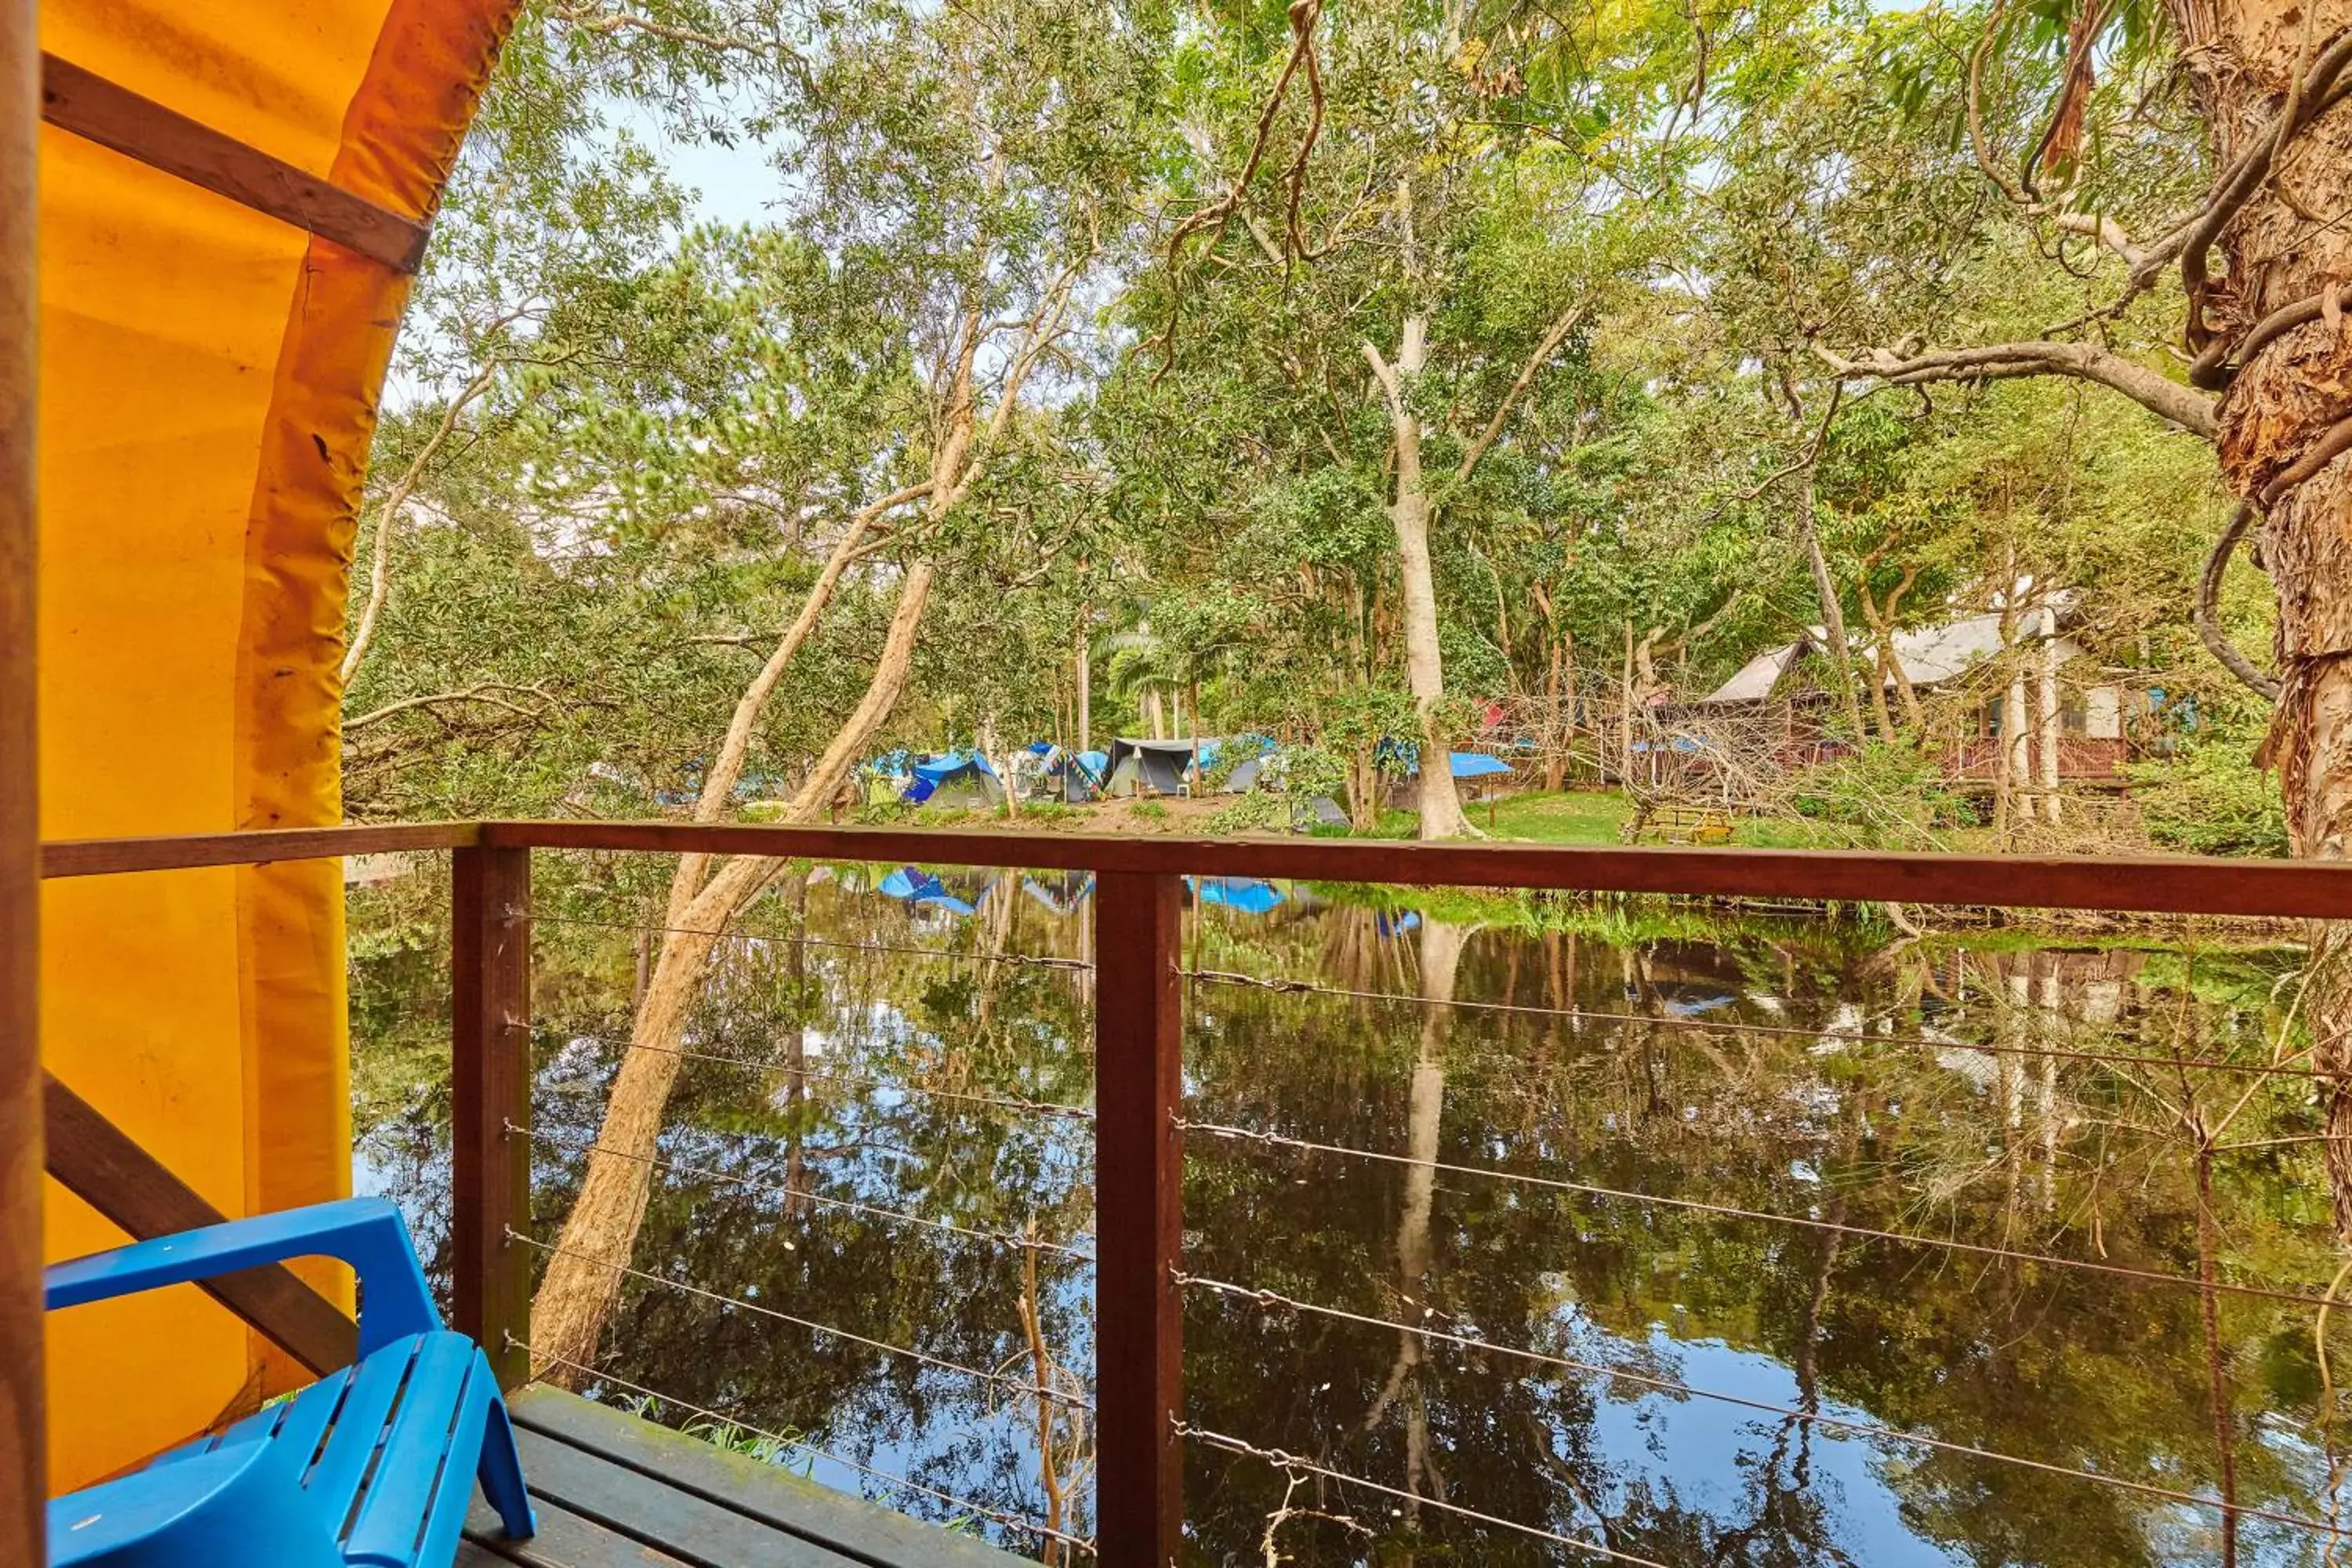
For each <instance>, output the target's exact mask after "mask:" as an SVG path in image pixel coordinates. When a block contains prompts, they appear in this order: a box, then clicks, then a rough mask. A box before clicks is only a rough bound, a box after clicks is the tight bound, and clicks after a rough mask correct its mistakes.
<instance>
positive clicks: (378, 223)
mask: <svg viewBox="0 0 2352 1568" xmlns="http://www.w3.org/2000/svg"><path fill="white" fill-rule="evenodd" d="M11 3H12V4H14V3H17V0H11ZM41 118H43V119H44V120H47V121H48V122H49V123H50V124H52V125H54V126H56V127H57V128H58V130H60V131H69V132H73V134H75V135H77V136H79V137H80V138H82V139H83V140H84V141H87V142H97V143H98V144H99V145H100V146H101V147H108V148H111V149H112V150H114V151H115V152H117V153H121V154H122V155H123V156H124V157H126V158H135V159H137V160H138V161H139V162H140V163H144V164H146V165H147V166H148V167H149V168H151V169H160V170H162V171H163V173H165V174H175V175H177V176H178V177H179V178H181V179H183V180H185V181H187V182H188V183H189V184H194V185H202V186H203V187H204V188H205V190H208V191H211V192H213V193H215V195H223V196H226V197H227V198H228V199H229V200H231V201H233V202H237V203H241V204H242V205H246V206H248V207H251V208H252V209H253V210H254V211H256V212H258V213H263V214H266V215H268V216H270V217H274V218H277V219H278V220H280V221H281V222H284V223H289V224H292V225H293V226H295V227H297V228H299V229H307V230H308V231H310V233H312V234H315V235H317V236H318V237H320V238H321V239H326V240H332V241H333V242H334V243H335V244H337V245H340V246H341V247H343V248H344V249H346V250H353V251H357V252H358V253H359V254H360V255H362V256H364V257H366V258H369V259H370V260H373V261H378V262H381V263H383V265H384V266H386V267H389V268H392V269H393V270H394V271H395V272H414V271H415V270H416V268H417V266H418V264H419V263H420V262H422V261H423V260H424V258H425V240H426V238H427V237H429V236H430V234H431V232H432V229H431V226H430V225H428V224H425V223H420V222H419V221H417V220H416V219H415V218H411V217H404V216H401V215H400V214H398V213H396V212H394V211H392V210H390V209H389V208H386V207H381V206H378V205H376V204H375V203H373V202H372V201H369V200H367V199H366V198H365V197H362V196H355V195H352V193H351V192H349V191H346V190H344V189H342V188H341V186H339V185H334V184H330V183H328V182H327V181H325V180H322V179H320V177H319V176H318V175H316V174H310V173H309V172H308V171H306V170H302V169H298V168H296V167H295V166H294V165H293V164H291V163H287V162H286V161H284V160H283V159H280V158H275V157H272V156H271V155H270V154H268V153H264V152H262V151H261V150H260V149H259V148H257V147H248V146H247V145H246V144H245V143H244V142H239V141H237V140H236V138H235V137H233V136H228V135H225V134H223V133H222V132H218V131H215V130H214V129H213V128H212V127H211V126H209V125H205V124H203V123H201V122H199V121H194V120H191V119H189V118H188V117H187V116H186V115H184V114H182V113H180V112H179V111H178V110H173V109H166V108H164V107H163V105H162V104H160V103H157V102H155V101H154V100H152V99H147V98H142V97H140V96H139V95H138V94H137V93H135V92H132V91H131V90H130V89H128V88H121V87H117V86H116V85H115V84H114V83H112V82H110V81H108V80H107V79H105V78H104V77H100V76H96V75H93V74H92V73H91V72H89V71H87V70H85V69H83V68H81V67H79V66H78V65H75V64H74V63H73V62H72V61H70V60H61V59H59V58H58V57H57V56H55V55H47V54H45V55H43V56H42V57H41Z"/></svg>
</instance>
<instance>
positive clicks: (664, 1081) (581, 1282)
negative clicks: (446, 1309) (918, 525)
mask: <svg viewBox="0 0 2352 1568" xmlns="http://www.w3.org/2000/svg"><path fill="white" fill-rule="evenodd" d="M936 573H937V568H936V567H935V566H934V565H933V563H931V562H930V561H929V560H923V561H919V562H917V563H915V564H914V565H913V566H912V567H910V568H909V569H908V573H907V577H906V582H905V584H903V585H902V586H901V587H900V589H899V591H898V609H897V611H896V612H895V613H894V614H893V615H892V616H891V618H890V630H889V633H888V635H887V637H885V638H884V641H883V646H882V653H881V655H880V657H879V658H877V660H876V661H875V666H874V674H873V677H872V679H871V680H870V681H869V682H868V684H867V686H866V695H865V697H864V698H863V699H862V700H860V701H859V702H858V705H857V708H856V710H855V711H854V712H852V713H851V715H850V716H849V718H848V719H847V720H845V721H843V723H842V726H841V728H840V730H839V731H837V732H836V733H835V736H834V738H833V743H832V744H831V745H829V746H827V747H826V748H825V752H824V756H823V757H821V758H819V759H818V761H817V763H816V765H815V767H814V768H813V769H811V770H810V773H809V775H808V777H807V778H806V779H805V780H803V782H802V784H801V787H800V790H799V793H798V794H796V795H794V796H793V802H792V805H790V806H789V807H788V808H787V809H786V811H785V814H784V819H785V820H786V821H788V822H810V821H814V820H815V818H816V817H817V816H818V815H819V814H821V813H822V812H823V811H824V805H825V802H826V801H827V800H828V799H830V798H831V796H832V795H833V792H834V791H835V789H837V788H839V787H840V785H841V783H842V781H843V780H844V779H845V778H846V777H847V776H848V774H849V770H850V767H851V765H852V764H853V763H855V762H856V759H857V757H858V756H859V754H860V753H862V752H864V751H865V750H866V746H867V745H868V744H869V743H870V742H872V740H873V737H874V733H875V731H877V730H879V729H880V728H881V727H882V724H883V722H884V721H886V720H887V718H888V717H889V713H890V710H891V708H892V706H893V705H895V704H896V703H897V701H898V696H899V693H900V692H901V691H903V690H904V689H905V688H906V683H907V671H908V667H909V666H910V664H911V663H912V659H913V653H914V645H915V636H916V632H917V630H918V629H919V626H920V624H921V621H922V616H923V609H924V606H925V605H927V604H928V603H929V598H930V591H931V584H932V580H933V578H934V576H935V575H936ZM714 771H715V770H714ZM713 782H716V781H715V780H714V781H713ZM785 864H786V862H783V861H777V860H765V859H759V858H751V857H748V856H746V857H738V858H735V859H732V860H730V861H728V862H726V863H725V864H724V865H723V866H721V867H720V868H719V870H718V871H717V872H716V873H715V874H714V875H713V876H712V877H711V878H710V879H709V883H708V884H706V885H705V886H704V887H703V888H702V889H701V890H700V891H698V892H697V893H696V894H694V896H693V897H692V898H691V899H689V900H687V901H686V903H685V904H684V905H683V906H682V907H678V906H677V905H675V904H674V905H673V909H674V913H673V916H672V918H671V920H670V921H669V922H668V923H669V925H670V926H671V928H672V929H671V930H670V931H669V932H668V933H667V935H666V936H665V938H664V940H663V942H662V949H661V956H660V958H659V959H658V960H657V961H656V963H655V965H654V973H653V978H652V980H651V981H650V982H649V983H648V984H647V985H646V994H645V1000H644V1002H643V1003H642V1005H639V1007H638V1009H637V1016H636V1021H635V1026H634V1027H633V1028H632V1029H631V1031H630V1035H629V1047H630V1048H629V1050H628V1052H627V1053H626V1054H625V1056H624V1057H623V1058H621V1067H620V1070H619V1071H618V1072H617V1073H615V1074H614V1079H613V1088H612V1092H611V1094H610V1095H609V1096H608V1097H607V1100H606V1101H605V1108H604V1121H603V1123H602V1125H601V1126H600V1127H599V1128H598V1130H597V1133H596V1146H597V1148H598V1149H599V1150H600V1151H604V1152H599V1153H593V1154H591V1155H590V1156H589V1157H588V1163H587V1169H586V1172H585V1173H584V1174H583V1177H582V1179H581V1184H580V1195H579V1197H578V1198H577V1199H576V1200H575V1201H574V1202H573V1204H572V1212H571V1213H570V1214H569V1215H566V1216H565V1217H564V1221H563V1228H562V1231H561V1232H560V1233H559V1234H558V1236H557V1237H556V1241H555V1247H556V1250H555V1251H554V1252H553V1253H552V1254H551V1256H550V1257H549V1258H548V1262H547V1273H546V1275H545V1277H544V1278H543V1279H541V1283H540V1288H539V1294H538V1295H537V1296H536V1297H535V1298H533V1300H532V1301H531V1310H530V1336H531V1343H532V1345H533V1346H534V1347H535V1348H536V1352H537V1353H536V1354H535V1355H534V1358H533V1361H534V1372H535V1373H538V1374H540V1375H544V1376H550V1377H553V1378H556V1379H557V1380H559V1381H563V1380H566V1379H568V1378H569V1377H571V1376H572V1375H576V1374H572V1373H570V1372H569V1371H568V1369H566V1368H564V1367H563V1366H562V1365H561V1364H560V1363H562V1362H570V1363H576V1364H579V1365H593V1364H594V1363H595V1357H596V1344H597V1341H598V1339H599V1337H600V1336H601V1335H602V1334H603V1333H604V1323H605V1321H607V1320H608V1319H609V1318H610V1317H611V1316H612V1311H613V1308H614V1305H615V1304H616V1303H617V1302H618V1301H619V1300H620V1296H621V1284H622V1279H623V1276H622V1275H621V1273H620V1272H619V1268H620V1267H621V1266H623V1265H625V1264H626V1263H627V1262H628V1259H629V1255H630V1252H631V1250H632V1249H633V1248H634V1247H635V1245H636V1237H637V1231H638V1229H639V1227H641V1226H643V1225H644V1223H645V1216H646V1201H647V1199H648V1196H649V1194H650V1193H651V1191H652V1178H653V1167H652V1165H651V1164H650V1163H649V1162H650V1161H651V1160H652V1159H653V1158H654V1155H655V1150H656V1145H657V1143H658V1142H659V1139H660V1136H661V1121H662V1112H663V1110H665V1108H666V1107H667V1105H668V1103H669V1095H670V1090H671V1089H673V1088H674V1087H675V1086H676V1085H677V1073H678V1068H679V1065H680V1062H681V1060H682V1058H680V1057H679V1056H678V1054H677V1052H678V1047H679V1045H680V1043H681V1042H682V1041H683V1040H684V1039H685V1037H686V1023H687V1017H688V1014H689V1013H690V1012H691V1011H692V1009H693V1005H694V1002H695V999H696V998H697V997H698V995H700V994H701V990H702V981H703V975H704V972H705V970H706V969H707V968H708V966H709V961H710V954H711V952H712V951H713V949H715V948H716V947H717V946H718V944H719V940H720V933H721V932H722V931H724V930H725V928H726V926H727V925H728V923H729V922H730V921H733V920H734V919H735V918H736V917H737V916H738V915H739V914H740V913H741V912H742V910H744V909H745V908H746V907H747V906H748V905H749V904H750V903H751V900H753V899H755V898H757V897H758V896H759V894H760V893H761V890H762V889H765V888H766V887H767V885H768V883H769V881H770V880H771V879H772V878H773V877H775V876H776V875H777V873H778V872H780V871H781V870H782V868H783V867H784V865H785Z"/></svg>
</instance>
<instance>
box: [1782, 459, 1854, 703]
mask: <svg viewBox="0 0 2352 1568" xmlns="http://www.w3.org/2000/svg"><path fill="white" fill-rule="evenodd" d="M1797 530H1798V532H1799V534H1800V535H1801V537H1802V539H1803V541H1804V545H1805V564H1806V566H1807V567H1808V568H1810V569H1811V572H1812V574H1813V593H1814V595H1815V596H1816V597H1818V598H1819V599H1820V600H1821V604H1822V629H1823V630H1825V631H1826V632H1828V633H1829V647H1828V648H1827V649H1825V650H1824V651H1825V652H1827V653H1828V655H1829V656H1830V669H1831V672H1832V677H1833V678H1834V679H1836V681H1837V689H1838V700H1840V701H1841V702H1842V703H1843V704H1844V706H1845V722H1846V732H1847V733H1848V734H1850V735H1852V736H1853V738H1854V740H1855V741H1857V742H1859V741H1860V740H1861V739H1862V738H1863V735H1864V732H1865V731H1864V730H1863V727H1862V702H1861V700H1860V699H1859V698H1858V697H1856V696H1855V694H1854V689H1853V647H1852V645H1851V644H1849V643H1848V642H1847V641H1846V635H1845V610H1844V609H1843V606H1841V605H1839V603H1838V591H1837V579H1835V578H1834V577H1832V576H1831V575H1830V563H1829V557H1828V556H1826V555H1824V554H1822V535H1821V530H1819V529H1817V528H1815V527H1814V526H1813V470H1812V466H1811V464H1808V465H1806V467H1805V469H1804V471H1803V472H1802V473H1801V474H1799V475H1798V476H1797Z"/></svg>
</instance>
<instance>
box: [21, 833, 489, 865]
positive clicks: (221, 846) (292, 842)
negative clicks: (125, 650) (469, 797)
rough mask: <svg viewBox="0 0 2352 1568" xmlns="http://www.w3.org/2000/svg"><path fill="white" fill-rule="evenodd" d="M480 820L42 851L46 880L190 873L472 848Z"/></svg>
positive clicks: (73, 844) (111, 841) (76, 844)
mask: <svg viewBox="0 0 2352 1568" xmlns="http://www.w3.org/2000/svg"><path fill="white" fill-rule="evenodd" d="M481 839H482V830H481V824H479V823H476V822H397V823H390V824H386V825H384V826H351V827H272V828H266V829H260V830H257V831H255V832H251V833H190V834H178V835H173V836H171V837H156V838H75V839H65V840H61V841H59V842H58V843H54V844H44V845H42V846H41V875H42V877H43V878H44V879H47V878H50V877H110V876H116V875H119V874H121V873H123V872H126V871H184V870H187V869H190V868H194V867H199V866H267V865H269V864H271V863H272V862H274V861H278V860H324V859H331V858H336V857H338V856H343V855H381V854H384V853H386V852H388V851H391V850H395V849H466V848H470V847H473V846H474V845H476V844H478V843H480V842H481Z"/></svg>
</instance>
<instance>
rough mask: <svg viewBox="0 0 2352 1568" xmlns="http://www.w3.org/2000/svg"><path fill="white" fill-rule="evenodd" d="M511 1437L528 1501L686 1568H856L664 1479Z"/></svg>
mask: <svg viewBox="0 0 2352 1568" xmlns="http://www.w3.org/2000/svg"><path fill="white" fill-rule="evenodd" d="M518 1426H519V1427H520V1423H518ZM515 1438H516V1447H519V1448H520V1450H521V1451H522V1473H523V1478H524V1481H525V1484H527V1485H528V1486H529V1487H530V1494H531V1496H532V1497H533V1498H535V1499H542V1500H545V1501H547V1502H551V1503H553V1504H555V1505H556V1506H557V1507H559V1508H562V1509H563V1510H566V1511H567V1512H570V1513H573V1514H576V1515H578V1516H579V1517H580V1518H582V1519H583V1520H586V1521H591V1522H593V1523H594V1524H596V1525H598V1526H600V1527H601V1528H603V1529H604V1530H605V1531H610V1532H612V1533H613V1534H614V1535H615V1536H621V1537H625V1538H626V1539H627V1540H628V1541H630V1542H635V1543H638V1544H640V1545H646V1546H652V1547H655V1548H656V1549H658V1551H660V1552H667V1553H668V1554H669V1556H670V1557H671V1558H674V1559H676V1560H677V1561H678V1562H680V1563H689V1564H691V1565H692V1568H861V1565H860V1564H859V1563H857V1561H856V1559H855V1558H849V1557H844V1556H842V1555H841V1554H840V1553H838V1552H831V1551H828V1550H827V1549H825V1548H824V1547H823V1546H819V1545H817V1544H816V1543H814V1542H809V1541H804V1540H803V1539H801V1538H800V1537H799V1536H797V1535H792V1534H788V1533H786V1532H784V1531H781V1530H778V1529H776V1528H774V1527H773V1526H772V1525H771V1524H770V1523H768V1522H767V1521H763V1520H761V1519H757V1518H754V1517H752V1516H751V1515H749V1514H745V1513H742V1512H740V1511H738V1510H734V1509H731V1508H728V1507H726V1506H724V1505H722V1504H719V1503H716V1502H712V1501H711V1500H709V1499H708V1498H704V1497H700V1496H698V1495H697V1494H695V1493H694V1492H691V1491H688V1490H686V1489H682V1488H679V1487H677V1486H673V1485H671V1484H670V1482H669V1480H668V1479H667V1477H659V1476H654V1475H647V1474H644V1473H641V1472H639V1471H637V1470H635V1469H631V1468H628V1467H626V1466H624V1465H619V1464H615V1463H614V1462H613V1461H612V1460H610V1459H607V1458H603V1457H602V1456H601V1455H598V1454H594V1453H592V1452H590V1451H589V1450H588V1449H586V1448H582V1447H574V1446H573V1445H572V1444H570V1443H567V1442H565V1441H564V1440H563V1439H562V1438H561V1437H552V1436H547V1435H546V1434H544V1433H541V1432H537V1431H534V1430H531V1429H530V1428H528V1427H521V1428H520V1429H519V1430H518V1431H517V1432H516V1434H515ZM686 1440H687V1441H688V1442H692V1441H693V1439H692V1438H688V1439H686ZM622 1561H624V1562H626V1561H627V1559H625V1558H624V1559H622ZM654 1561H655V1562H656V1563H659V1562H661V1561H663V1559H662V1558H660V1557H658V1556H656V1558H655V1559H654ZM583 1568H588V1565H583ZM593 1568H603V1565H602V1564H596V1565H593Z"/></svg>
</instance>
